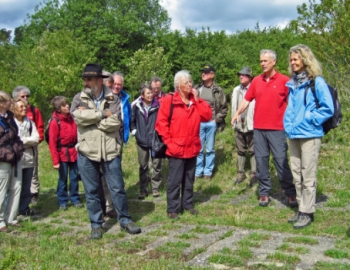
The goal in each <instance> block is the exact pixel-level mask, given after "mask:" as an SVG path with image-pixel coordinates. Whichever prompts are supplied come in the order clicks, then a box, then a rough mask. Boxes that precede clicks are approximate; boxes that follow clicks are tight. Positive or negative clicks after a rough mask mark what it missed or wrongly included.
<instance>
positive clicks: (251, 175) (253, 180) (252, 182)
mask: <svg viewBox="0 0 350 270" xmlns="http://www.w3.org/2000/svg"><path fill="white" fill-rule="evenodd" d="M249 179H250V180H249V186H250V187H253V186H254V185H255V184H256V183H258V178H257V177H256V172H250V173H249Z"/></svg>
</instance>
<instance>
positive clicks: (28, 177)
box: [19, 167, 34, 215]
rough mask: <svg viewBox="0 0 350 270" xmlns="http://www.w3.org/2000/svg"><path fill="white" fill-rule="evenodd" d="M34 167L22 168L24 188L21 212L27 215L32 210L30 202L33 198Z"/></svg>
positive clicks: (20, 202) (20, 204)
mask: <svg viewBox="0 0 350 270" xmlns="http://www.w3.org/2000/svg"><path fill="white" fill-rule="evenodd" d="M33 171H34V167H32V168H24V169H22V190H21V197H20V199H19V213H20V214H23V215H25V214H26V213H28V212H29V211H30V208H29V204H30V201H31V199H32V193H31V192H30V186H31V184H32V177H33Z"/></svg>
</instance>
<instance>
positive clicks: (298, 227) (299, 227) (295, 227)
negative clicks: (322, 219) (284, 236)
mask: <svg viewBox="0 0 350 270" xmlns="http://www.w3.org/2000/svg"><path fill="white" fill-rule="evenodd" d="M310 224H311V221H310V222H308V223H307V224H305V225H303V226H295V224H294V226H293V227H294V229H296V230H298V229H303V228H305V227H307V226H309V225H310Z"/></svg>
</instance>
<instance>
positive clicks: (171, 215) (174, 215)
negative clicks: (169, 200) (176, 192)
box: [168, 213, 180, 219]
mask: <svg viewBox="0 0 350 270" xmlns="http://www.w3.org/2000/svg"><path fill="white" fill-rule="evenodd" d="M168 218H170V219H180V217H179V215H178V214H177V213H168Z"/></svg>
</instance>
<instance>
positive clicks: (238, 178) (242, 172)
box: [235, 171, 247, 185]
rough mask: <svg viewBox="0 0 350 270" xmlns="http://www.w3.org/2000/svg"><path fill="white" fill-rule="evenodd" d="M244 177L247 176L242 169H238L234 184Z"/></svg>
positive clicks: (241, 180)
mask: <svg viewBox="0 0 350 270" xmlns="http://www.w3.org/2000/svg"><path fill="white" fill-rule="evenodd" d="M246 178H247V176H246V175H245V172H244V171H238V173H237V179H236V182H235V185H238V184H239V183H242V182H243V181H244V180H245V179H246Z"/></svg>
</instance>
